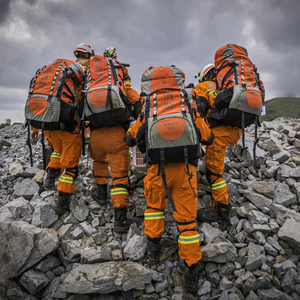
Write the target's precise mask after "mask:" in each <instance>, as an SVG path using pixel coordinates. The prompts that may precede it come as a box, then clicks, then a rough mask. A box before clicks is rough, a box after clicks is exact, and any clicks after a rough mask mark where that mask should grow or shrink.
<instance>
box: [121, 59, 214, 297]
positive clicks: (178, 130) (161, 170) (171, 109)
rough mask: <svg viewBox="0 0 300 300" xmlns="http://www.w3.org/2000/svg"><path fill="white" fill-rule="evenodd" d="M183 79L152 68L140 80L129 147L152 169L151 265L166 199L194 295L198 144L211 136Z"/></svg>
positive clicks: (147, 217)
mask: <svg viewBox="0 0 300 300" xmlns="http://www.w3.org/2000/svg"><path fill="white" fill-rule="evenodd" d="M184 81H185V74H184V73H183V72H182V70H180V69H178V68H176V67H175V66H173V65H172V66H156V67H150V68H148V69H147V70H146V71H145V72H144V74H143V76H142V84H141V87H142V93H141V95H143V103H144V104H143V106H142V112H141V114H140V116H139V118H138V120H137V122H136V123H135V124H134V125H133V126H132V127H131V128H130V129H129V130H128V132H127V135H126V138H125V141H126V143H127V144H128V145H129V146H130V147H133V146H135V145H138V147H139V149H140V151H141V152H142V153H145V161H146V162H147V166H148V173H147V176H146V177H145V178H144V194H145V198H146V199H147V209H146V210H145V213H144V223H145V229H144V233H145V235H146V236H147V237H148V247H147V254H148V257H149V261H150V263H153V264H156V263H158V262H159V259H160V249H161V244H160V242H161V235H162V233H163V230H164V225H165V221H164V209H166V207H167V203H166V195H167V196H168V199H169V201H170V203H171V206H172V209H173V216H174V218H175V219H176V221H177V225H178V230H179V232H180V235H179V237H178V245H179V251H178V252H179V256H180V257H181V258H182V259H183V260H184V261H185V263H186V265H187V267H188V271H187V272H186V274H185V276H184V278H185V285H186V288H187V290H188V291H190V292H194V291H195V290H196V288H197V286H198V279H199V271H200V269H201V264H200V260H201V258H202V253H201V250H200V236H199V233H198V232H197V230H196V222H195V218H196V215H197V202H198V198H197V175H196V166H197V163H198V158H200V147H199V143H200V142H201V143H204V144H209V145H210V144H211V143H212V142H213V135H212V134H211V131H210V129H209V128H208V126H207V125H206V124H205V122H204V121H203V120H202V119H201V118H197V117H196V103H195V102H194V101H193V97H194V89H193V88H192V87H185V85H184Z"/></svg>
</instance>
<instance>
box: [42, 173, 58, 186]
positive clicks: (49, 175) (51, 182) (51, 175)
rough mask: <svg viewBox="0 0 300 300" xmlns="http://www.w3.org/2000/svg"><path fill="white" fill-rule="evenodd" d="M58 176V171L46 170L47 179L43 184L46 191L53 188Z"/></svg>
mask: <svg viewBox="0 0 300 300" xmlns="http://www.w3.org/2000/svg"><path fill="white" fill-rule="evenodd" d="M59 174H60V170H59V169H54V168H48V172H47V177H46V179H45V181H44V182H43V186H44V187H45V188H46V189H53V188H54V186H55V179H56V177H57V176H59Z"/></svg>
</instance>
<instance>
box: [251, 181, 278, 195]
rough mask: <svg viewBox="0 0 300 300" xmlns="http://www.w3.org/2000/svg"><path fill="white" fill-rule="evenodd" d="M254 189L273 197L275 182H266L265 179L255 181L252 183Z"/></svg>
mask: <svg viewBox="0 0 300 300" xmlns="http://www.w3.org/2000/svg"><path fill="white" fill-rule="evenodd" d="M253 188H254V190H255V191H256V192H257V193H259V194H262V195H264V196H265V197H267V198H271V199H272V198H274V194H275V184H274V182H267V181H256V182H254V183H253Z"/></svg>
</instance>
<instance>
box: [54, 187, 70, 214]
mask: <svg viewBox="0 0 300 300" xmlns="http://www.w3.org/2000/svg"><path fill="white" fill-rule="evenodd" d="M70 200H71V194H68V193H64V192H58V198H57V199H56V200H54V202H53V203H52V204H51V207H52V209H53V210H54V211H55V212H56V213H57V214H58V215H62V214H64V213H65V212H66V211H68V210H69V209H70Z"/></svg>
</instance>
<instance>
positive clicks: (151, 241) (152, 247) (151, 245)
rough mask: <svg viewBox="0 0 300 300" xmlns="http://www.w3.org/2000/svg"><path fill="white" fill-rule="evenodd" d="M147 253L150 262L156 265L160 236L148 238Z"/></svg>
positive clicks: (158, 255)
mask: <svg viewBox="0 0 300 300" xmlns="http://www.w3.org/2000/svg"><path fill="white" fill-rule="evenodd" d="M147 255H148V258H149V261H150V263H151V264H155V265H157V264H158V263H159V257H160V238H149V237H148V246H147Z"/></svg>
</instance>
